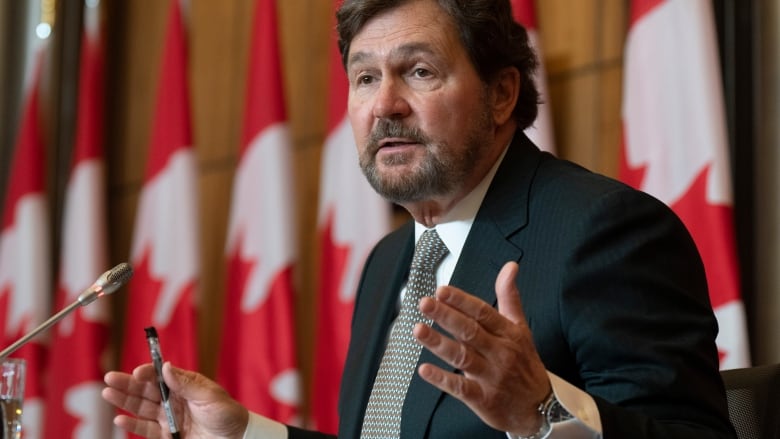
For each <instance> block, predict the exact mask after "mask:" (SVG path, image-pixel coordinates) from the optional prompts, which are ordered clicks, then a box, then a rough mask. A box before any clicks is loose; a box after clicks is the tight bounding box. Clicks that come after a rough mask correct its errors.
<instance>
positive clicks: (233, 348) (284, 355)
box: [217, 0, 300, 424]
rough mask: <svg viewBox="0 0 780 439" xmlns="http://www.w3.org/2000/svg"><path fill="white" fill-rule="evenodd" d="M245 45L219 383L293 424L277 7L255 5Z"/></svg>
mask: <svg viewBox="0 0 780 439" xmlns="http://www.w3.org/2000/svg"><path fill="white" fill-rule="evenodd" d="M251 38H252V40H251V43H250V47H251V53H250V56H249V74H248V78H247V89H246V103H245V114H244V127H243V138H242V144H241V158H240V162H239V164H238V169H237V170H236V175H235V181H234V183H233V194H232V202H231V209H230V215H229V228H228V236H227V245H226V247H227V248H226V257H227V285H226V289H227V292H226V296H227V297H226V302H225V314H224V317H225V318H224V322H225V323H224V325H223V337H222V350H221V353H220V363H219V367H218V371H217V380H218V381H219V382H220V383H221V384H222V385H223V386H224V387H225V388H226V389H227V390H228V392H230V393H231V395H233V397H234V398H236V399H237V400H239V401H240V402H241V403H243V404H244V405H245V406H246V407H247V408H249V409H250V410H252V411H255V412H257V413H260V414H263V415H265V416H268V417H270V418H273V419H276V420H278V421H281V422H285V423H293V424H299V423H300V419H299V405H300V377H299V372H298V364H297V360H296V354H295V333H294V330H293V327H294V323H293V322H294V308H293V298H294V285H293V270H294V268H295V265H296V262H297V257H298V255H297V251H296V249H297V244H296V240H295V213H294V205H295V197H294V193H295V192H294V190H293V186H294V185H293V182H294V179H293V175H292V159H291V152H292V143H291V141H290V133H289V128H288V125H287V115H286V110H285V105H284V94H283V90H284V87H283V81H282V74H281V55H280V53H279V37H278V25H277V14H276V2H275V0H257V1H256V2H255V10H254V23H253V26H252V37H251Z"/></svg>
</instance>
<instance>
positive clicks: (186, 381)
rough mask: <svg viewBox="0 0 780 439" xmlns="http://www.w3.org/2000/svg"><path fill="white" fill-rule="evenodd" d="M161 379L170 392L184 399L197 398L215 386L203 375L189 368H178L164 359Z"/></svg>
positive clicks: (206, 393)
mask: <svg viewBox="0 0 780 439" xmlns="http://www.w3.org/2000/svg"><path fill="white" fill-rule="evenodd" d="M163 379H164V380H165V384H167V385H168V388H169V389H170V390H171V392H174V393H176V394H177V395H178V396H180V397H182V398H184V399H186V400H198V399H202V398H203V397H205V396H207V395H208V394H209V393H210V392H212V391H213V389H212V387H215V386H217V384H216V383H214V382H212V381H211V380H209V379H208V378H206V377H205V376H203V375H201V374H199V373H197V372H193V371H190V370H185V369H180V368H178V367H175V366H174V365H172V364H171V363H170V361H166V362H165V364H163Z"/></svg>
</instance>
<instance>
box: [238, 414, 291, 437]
mask: <svg viewBox="0 0 780 439" xmlns="http://www.w3.org/2000/svg"><path fill="white" fill-rule="evenodd" d="M261 438H262V439H287V426H286V425H284V424H282V423H281V422H276V421H274V420H271V419H268V418H266V417H263V416H260V415H258V414H256V413H252V412H249V422H248V423H247V425H246V431H244V439H261Z"/></svg>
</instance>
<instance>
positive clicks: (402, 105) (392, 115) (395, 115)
mask: <svg viewBox="0 0 780 439" xmlns="http://www.w3.org/2000/svg"><path fill="white" fill-rule="evenodd" d="M409 112H410V106H409V102H408V101H407V99H406V97H405V87H404V85H403V81H399V80H397V79H392V78H385V79H383V80H382V82H381V83H380V85H379V87H378V88H377V90H376V95H375V96H374V106H373V114H374V117H375V118H377V119H399V118H403V117H405V116H407V115H408V114H409Z"/></svg>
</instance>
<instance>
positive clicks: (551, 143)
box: [512, 0, 555, 153]
mask: <svg viewBox="0 0 780 439" xmlns="http://www.w3.org/2000/svg"><path fill="white" fill-rule="evenodd" d="M512 15H513V16H514V17H515V20H516V21H517V22H518V23H520V24H522V25H523V26H524V27H525V29H526V30H527V31H528V38H529V40H530V41H531V47H532V48H533V49H534V51H535V52H536V56H537V57H538V58H539V67H538V68H537V69H536V74H535V75H534V81H535V82H536V88H537V89H538V90H539V94H540V96H541V104H539V114H538V115H537V116H536V121H534V124H533V125H531V126H530V127H528V128H526V130H525V134H526V135H527V136H528V138H529V139H531V141H533V142H534V143H535V144H536V146H538V147H539V148H541V149H542V150H543V151H548V152H551V153H555V136H554V134H553V124H552V114H551V113H550V94H549V91H548V90H549V89H548V87H547V71H546V70H545V68H544V62H543V59H542V45H541V43H540V42H539V32H538V30H537V25H536V9H535V8H534V2H533V0H512ZM521 87H522V85H521Z"/></svg>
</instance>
